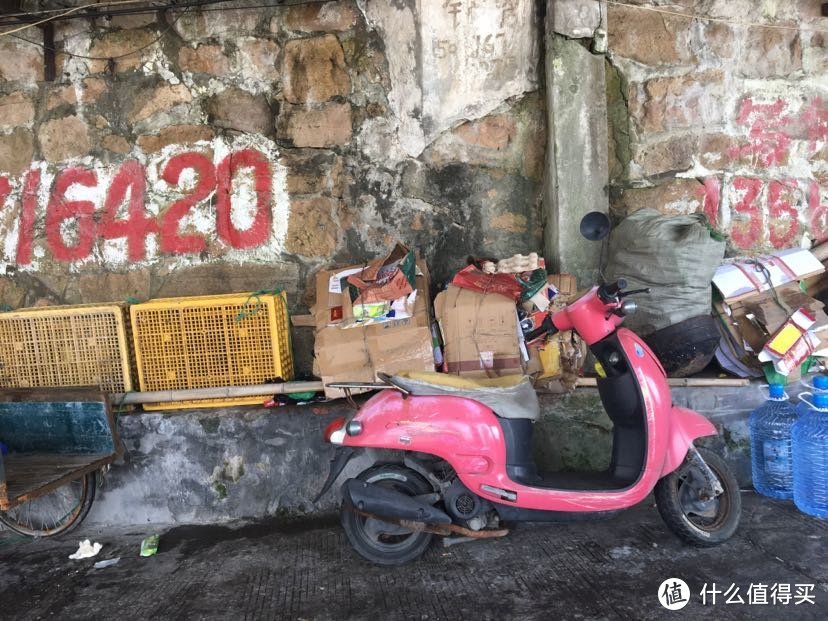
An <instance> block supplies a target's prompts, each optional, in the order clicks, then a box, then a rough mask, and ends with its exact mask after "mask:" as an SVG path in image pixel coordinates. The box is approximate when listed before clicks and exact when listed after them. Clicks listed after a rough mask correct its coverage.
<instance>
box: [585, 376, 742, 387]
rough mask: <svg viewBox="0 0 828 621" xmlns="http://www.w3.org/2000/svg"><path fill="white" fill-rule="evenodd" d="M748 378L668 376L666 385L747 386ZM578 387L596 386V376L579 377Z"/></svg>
mask: <svg viewBox="0 0 828 621" xmlns="http://www.w3.org/2000/svg"><path fill="white" fill-rule="evenodd" d="M749 384H750V380H748V379H742V378H737V377H728V378H718V377H709V378H708V377H668V378H667V385H668V386H687V387H692V388H719V387H727V386H731V387H733V386H748V385H749ZM575 386H576V387H578V388H587V387H592V388H594V387H597V386H598V378H596V377H579V378H578V381H577V383H576V384H575Z"/></svg>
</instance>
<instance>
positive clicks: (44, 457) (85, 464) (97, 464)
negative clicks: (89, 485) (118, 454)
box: [0, 454, 115, 511]
mask: <svg viewBox="0 0 828 621" xmlns="http://www.w3.org/2000/svg"><path fill="white" fill-rule="evenodd" d="M114 460H115V456H114V455H53V454H34V455H7V456H6V466H7V468H6V475H7V476H8V477H9V478H8V481H7V484H6V490H5V492H4V493H3V494H2V495H0V510H2V511H8V510H9V509H11V508H13V507H16V506H17V505H20V504H23V503H24V502H28V501H29V500H33V499H35V498H39V497H40V496H45V495H46V494H48V493H50V492H52V491H54V490H56V489H58V488H59V487H61V486H63V485H66V484H67V483H70V482H72V481H74V480H76V479H80V478H82V477H83V476H84V475H86V474H88V473H90V472H94V471H95V470H99V469H100V468H103V467H104V466H106V465H107V464H111V463H112V462H113V461H114ZM0 492H3V489H2V487H0Z"/></svg>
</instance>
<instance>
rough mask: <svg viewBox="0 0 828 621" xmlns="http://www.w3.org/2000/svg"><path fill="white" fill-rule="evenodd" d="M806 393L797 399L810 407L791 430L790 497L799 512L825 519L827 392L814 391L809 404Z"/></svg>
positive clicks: (827, 491) (827, 503) (827, 489)
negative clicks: (791, 481)
mask: <svg viewBox="0 0 828 621" xmlns="http://www.w3.org/2000/svg"><path fill="white" fill-rule="evenodd" d="M827 381H828V380H827ZM814 387H815V388H816V384H815V385H814ZM808 394H809V393H802V394H801V395H799V398H800V399H801V400H802V401H803V402H804V403H806V404H809V405H811V406H812V407H811V408H809V411H808V412H806V413H805V414H803V415H802V416H800V417H799V420H797V421H796V423H794V425H793V429H792V430H791V441H792V448H793V482H794V496H793V498H794V503H795V504H796V506H797V508H798V509H799V510H800V511H802V512H803V513H807V514H808V515H813V516H815V517H821V518H828V392H815V393H814V395H812V396H813V402H810V403H809V401H808V400H806V399H805V395H808Z"/></svg>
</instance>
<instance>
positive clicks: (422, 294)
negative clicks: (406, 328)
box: [311, 259, 432, 330]
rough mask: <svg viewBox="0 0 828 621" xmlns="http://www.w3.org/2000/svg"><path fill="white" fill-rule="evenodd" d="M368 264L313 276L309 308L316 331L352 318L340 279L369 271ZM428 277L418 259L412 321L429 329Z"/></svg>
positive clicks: (349, 303) (351, 307) (421, 261)
mask: <svg viewBox="0 0 828 621" xmlns="http://www.w3.org/2000/svg"><path fill="white" fill-rule="evenodd" d="M369 265H370V264H369V263H361V264H359V265H349V266H346V267H338V268H334V269H329V270H320V271H319V272H317V274H316V303H315V304H314V305H313V308H311V313H312V314H313V316H314V318H315V322H316V329H317V330H321V329H322V328H325V327H328V326H332V325H338V324H340V323H341V322H342V321H343V320H346V319H350V318H352V317H353V316H354V309H353V305H352V304H351V298H350V296H349V295H348V292H347V291H342V287H341V279H342V278H345V277H346V276H350V275H353V274H358V273H360V272H362V271H363V270H365V269H370V267H369ZM430 284H431V283H430V278H429V273H428V267H427V266H426V262H425V261H424V260H422V259H417V276H416V285H417V299H416V302H415V304H414V318H415V320H416V322H417V325H419V326H421V327H428V326H429V324H430V322H431V317H432V314H431V305H430V304H429V287H430Z"/></svg>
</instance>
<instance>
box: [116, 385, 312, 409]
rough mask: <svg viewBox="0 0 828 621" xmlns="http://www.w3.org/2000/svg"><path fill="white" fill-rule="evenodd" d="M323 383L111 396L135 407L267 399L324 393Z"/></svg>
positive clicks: (227, 387)
mask: <svg viewBox="0 0 828 621" xmlns="http://www.w3.org/2000/svg"><path fill="white" fill-rule="evenodd" d="M322 390H324V386H323V385H322V382H285V383H283V384H256V385H255V386H224V387H221V388H191V389H187V390H183V389H182V390H155V391H150V392H128V393H126V394H124V393H115V394H112V395H110V398H111V400H112V403H118V404H121V405H135V404H138V403H170V402H173V401H194V400H198V399H228V398H232V397H257V396H262V397H266V396H268V395H277V394H285V393H292V392H322Z"/></svg>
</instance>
